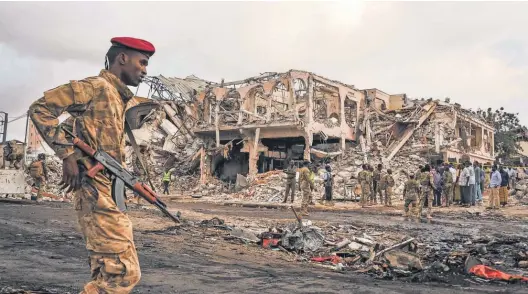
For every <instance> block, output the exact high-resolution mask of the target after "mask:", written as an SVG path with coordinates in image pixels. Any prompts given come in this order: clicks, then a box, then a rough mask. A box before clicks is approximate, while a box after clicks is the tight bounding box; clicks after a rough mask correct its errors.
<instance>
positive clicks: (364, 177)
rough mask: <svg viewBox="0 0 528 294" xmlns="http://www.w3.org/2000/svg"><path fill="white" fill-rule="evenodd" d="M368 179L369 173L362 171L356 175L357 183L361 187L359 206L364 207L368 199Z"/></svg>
mask: <svg viewBox="0 0 528 294" xmlns="http://www.w3.org/2000/svg"><path fill="white" fill-rule="evenodd" d="M369 177H370V175H369V172H368V171H366V170H362V171H360V172H359V174H358V181H359V184H360V185H361V206H365V205H366V204H367V199H369V197H370V185H369V180H368V178H369Z"/></svg>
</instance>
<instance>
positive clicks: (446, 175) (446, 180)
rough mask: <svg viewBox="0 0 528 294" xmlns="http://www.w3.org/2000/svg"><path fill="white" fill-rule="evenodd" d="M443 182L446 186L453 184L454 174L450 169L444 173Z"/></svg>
mask: <svg viewBox="0 0 528 294" xmlns="http://www.w3.org/2000/svg"><path fill="white" fill-rule="evenodd" d="M442 182H443V186H444V187H449V186H452V185H453V174H452V173H451V172H450V171H449V170H445V171H444V174H443V175H442Z"/></svg>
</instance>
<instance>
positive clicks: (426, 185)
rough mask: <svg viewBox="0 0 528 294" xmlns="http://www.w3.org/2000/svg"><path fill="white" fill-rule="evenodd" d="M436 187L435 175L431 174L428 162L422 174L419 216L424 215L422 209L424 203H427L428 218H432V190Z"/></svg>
mask: <svg viewBox="0 0 528 294" xmlns="http://www.w3.org/2000/svg"><path fill="white" fill-rule="evenodd" d="M433 189H434V182H433V175H432V174H431V167H430V166H429V165H428V164H426V165H425V167H424V168H423V172H422V174H421V175H420V190H421V196H420V204H418V216H419V217H420V218H421V217H422V210H423V207H424V205H427V218H428V219H431V205H432V202H433V201H432V199H431V195H432V190H433ZM426 203H427V204H426Z"/></svg>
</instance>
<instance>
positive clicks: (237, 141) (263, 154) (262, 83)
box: [135, 70, 494, 184]
mask: <svg viewBox="0 0 528 294" xmlns="http://www.w3.org/2000/svg"><path fill="white" fill-rule="evenodd" d="M147 84H148V85H149V87H150V88H149V96H150V97H152V98H153V99H156V100H160V101H161V103H162V104H163V107H162V109H164V116H163V117H160V118H159V119H158V120H157V124H155V127H158V129H159V128H161V129H162V130H163V132H161V134H159V135H160V136H158V137H159V138H158V139H159V140H160V143H159V146H163V147H162V149H163V150H164V151H165V152H169V153H171V154H173V155H174V156H175V157H178V156H179V155H178V154H179V153H181V152H180V151H182V150H185V152H183V151H182V152H183V153H184V154H185V158H183V159H182V158H176V161H179V162H181V163H185V164H187V165H188V166H189V167H190V166H192V167H196V168H198V166H199V170H200V180H201V182H202V184H205V183H207V182H208V181H209V179H211V178H212V177H213V176H216V178H219V179H221V180H224V181H231V182H234V181H235V180H236V178H237V175H238V174H240V175H245V176H249V178H250V180H252V179H255V176H256V175H257V174H258V173H264V172H268V171H271V170H276V169H282V168H283V167H284V165H285V164H286V163H287V162H291V161H293V162H298V161H302V160H311V161H314V160H316V161H318V160H321V159H323V160H328V159H331V158H335V157H337V156H339V157H340V158H341V161H343V159H346V158H352V157H350V156H347V154H348V155H350V154H351V153H353V160H352V161H350V162H348V165H353V166H357V165H358V162H359V163H361V162H367V161H368V162H370V163H378V162H380V163H385V165H386V166H391V165H392V166H393V168H397V166H394V165H397V164H396V163H397V162H400V159H402V158H405V157H408V156H409V155H414V156H422V157H423V160H422V161H423V162H427V161H432V160H433V159H435V160H437V161H438V160H441V161H446V162H447V161H449V162H461V161H463V160H464V161H465V160H471V161H474V160H477V161H479V162H493V161H494V146H493V132H494V129H493V127H492V126H490V125H488V124H486V123H485V122H483V121H482V120H480V119H479V118H478V116H477V115H475V114H473V113H472V112H471V111H469V110H465V109H463V108H461V107H460V105H458V104H452V103H449V102H444V101H439V100H433V99H410V98H409V97H407V95H406V94H396V95H390V94H387V93H385V92H383V91H381V90H379V89H358V88H356V87H355V86H353V85H348V84H345V83H342V82H338V81H334V80H331V79H328V78H325V77H322V76H319V75H316V74H314V73H311V72H306V71H300V70H290V71H288V72H284V73H264V74H261V75H259V76H256V77H251V78H247V79H244V80H240V81H233V82H225V81H222V82H220V83H215V82H210V81H205V80H202V79H199V78H197V77H195V76H190V77H187V78H185V79H179V78H166V77H163V76H158V77H149V78H148V79H147ZM135 131H137V132H138V133H139V132H141V130H135ZM164 134H165V135H166V136H165V137H164V136H163V135H164ZM178 148H179V149H180V151H177V149H178ZM423 162H422V163H423ZM190 163H192V164H190ZM345 165H347V164H346V163H345ZM337 171H339V170H337Z"/></svg>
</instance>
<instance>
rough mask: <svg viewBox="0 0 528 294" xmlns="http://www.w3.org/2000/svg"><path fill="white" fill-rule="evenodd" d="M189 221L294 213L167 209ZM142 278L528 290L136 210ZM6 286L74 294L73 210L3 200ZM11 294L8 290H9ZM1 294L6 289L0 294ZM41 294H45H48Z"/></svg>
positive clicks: (255, 286) (361, 223)
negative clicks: (306, 250) (335, 256)
mask: <svg viewBox="0 0 528 294" xmlns="http://www.w3.org/2000/svg"><path fill="white" fill-rule="evenodd" d="M170 206H171V207H172V208H173V209H175V208H177V209H178V210H180V211H181V212H182V214H183V216H184V217H186V218H187V219H189V220H194V221H200V220H203V219H209V218H211V217H213V216H216V217H219V218H223V219H225V220H226V223H228V224H233V223H236V222H240V223H257V224H264V226H265V225H267V224H268V223H270V222H291V221H293V216H292V214H291V212H290V211H288V210H276V209H260V208H245V207H230V206H220V205H213V204H205V203H171V204H170ZM130 215H131V218H132V220H133V222H134V225H135V239H136V246H137V248H138V252H139V258H140V263H141V266H142V279H141V282H140V284H139V285H138V286H137V287H136V288H135V290H134V293H257V292H258V293H281V292H286V291H287V292H288V293H385V294H386V293H471V292H474V293H528V291H527V288H526V287H527V285H526V284H524V285H522V284H518V283H517V284H508V283H497V282H491V283H486V282H475V281H472V280H471V279H469V278H467V277H465V276H460V277H459V278H458V279H455V280H449V279H448V280H442V279H437V280H435V279H434V278H433V279H431V278H430V277H429V278H426V279H424V280H422V281H421V282H411V281H404V280H401V279H397V280H383V279H376V278H374V277H372V276H369V275H365V274H359V273H353V272H347V271H345V272H333V271H332V270H329V269H326V268H321V267H317V266H315V265H313V264H310V263H306V262H299V261H295V260H294V258H293V257H292V256H291V255H288V254H285V253H282V252H277V251H270V250H264V249H261V248H258V247H257V246H255V245H245V244H240V243H237V242H230V241H226V240H224V239H223V238H222V237H221V235H220V234H219V233H218V232H217V231H216V230H212V229H205V228H198V227H193V226H183V227H181V228H179V229H171V226H172V223H170V222H169V221H167V219H165V218H161V217H159V216H158V214H157V213H156V212H154V211H152V210H143V209H134V210H131V211H130ZM308 218H309V219H311V220H312V221H313V222H314V223H315V224H318V225H319V224H335V225H337V224H353V225H354V226H358V227H362V228H364V227H369V228H374V229H376V230H380V231H389V232H390V231H393V232H395V233H400V234H401V233H405V234H408V235H409V236H413V237H419V238H421V239H422V240H427V242H428V243H429V244H435V242H436V243H437V244H445V243H450V242H451V243H452V242H466V240H467V239H471V238H473V237H475V236H488V237H490V236H492V237H495V238H502V239H504V238H521V239H522V238H526V237H527V236H526V235H527V233H526V232H527V225H526V220H525V218H524V217H519V216H515V217H505V216H503V215H493V214H492V215H485V216H482V215H480V216H477V215H474V214H469V213H465V212H456V213H443V214H440V215H438V216H437V217H436V218H435V219H434V220H433V221H432V222H430V223H423V222H422V223H415V222H405V221H403V219H402V217H400V216H399V215H398V212H397V211H378V210H376V209H367V210H362V211H358V210H355V211H347V212H344V211H339V212H336V211H334V212H331V211H316V212H313V213H311V215H310V216H309V217H308ZM0 260H1V262H0V289H2V288H4V289H6V287H11V288H18V289H27V290H39V289H40V290H47V291H49V292H51V293H68V292H70V293H78V292H79V291H80V289H81V288H82V285H83V283H84V282H85V281H87V280H88V279H89V268H88V263H87V254H86V250H85V248H84V243H83V240H82V237H81V235H80V234H79V233H78V231H77V229H76V221H75V217H74V211H73V208H72V207H71V205H70V204H67V203H50V202H48V203H39V204H37V203H32V202H29V201H12V200H3V201H1V202H0ZM5 292H7V291H5ZM0 293H1V290H0ZM42 293H45V292H42Z"/></svg>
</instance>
